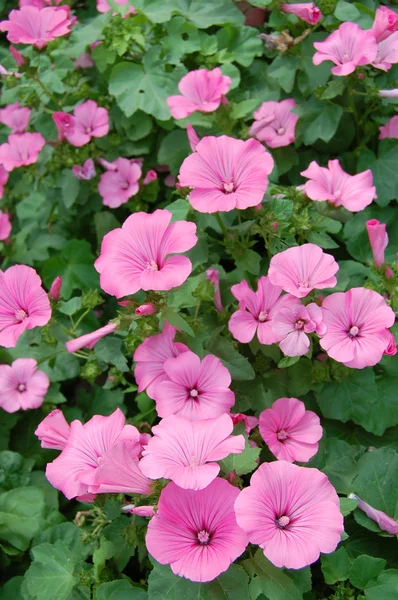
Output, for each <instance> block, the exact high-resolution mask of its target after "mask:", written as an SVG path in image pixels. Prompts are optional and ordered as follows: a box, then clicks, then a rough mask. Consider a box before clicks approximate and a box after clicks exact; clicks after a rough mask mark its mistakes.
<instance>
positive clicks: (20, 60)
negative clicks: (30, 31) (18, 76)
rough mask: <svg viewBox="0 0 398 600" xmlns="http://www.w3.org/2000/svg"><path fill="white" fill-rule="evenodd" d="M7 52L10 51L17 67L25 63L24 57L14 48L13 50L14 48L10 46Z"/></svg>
mask: <svg viewBox="0 0 398 600" xmlns="http://www.w3.org/2000/svg"><path fill="white" fill-rule="evenodd" d="M9 51H10V54H11V56H12V57H13V59H14V60H15V62H16V63H17V65H18V67H22V66H23V65H24V64H25V62H26V61H25V57H24V56H23V55H22V54H21V53H20V52H19V51H18V50H17V49H16V48H14V46H11V45H10V47H9Z"/></svg>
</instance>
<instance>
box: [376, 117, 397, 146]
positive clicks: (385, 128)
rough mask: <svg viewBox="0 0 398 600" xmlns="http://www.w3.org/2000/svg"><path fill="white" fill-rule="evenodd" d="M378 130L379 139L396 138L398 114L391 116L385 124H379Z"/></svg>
mask: <svg viewBox="0 0 398 600" xmlns="http://www.w3.org/2000/svg"><path fill="white" fill-rule="evenodd" d="M379 131H380V133H379V140H384V139H386V138H394V139H398V115H395V117H392V118H391V119H390V120H389V121H387V123H386V124H385V125H381V127H379Z"/></svg>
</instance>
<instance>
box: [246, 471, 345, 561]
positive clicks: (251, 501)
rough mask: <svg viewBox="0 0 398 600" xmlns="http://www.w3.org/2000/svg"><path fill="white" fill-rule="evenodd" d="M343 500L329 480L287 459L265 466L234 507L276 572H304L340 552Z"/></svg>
mask: <svg viewBox="0 0 398 600" xmlns="http://www.w3.org/2000/svg"><path fill="white" fill-rule="evenodd" d="M339 506H340V504H339V498H338V496H337V494H336V492H335V490H334V488H333V486H332V485H331V484H330V482H329V480H328V478H327V477H326V475H324V474H323V473H321V472H320V471H318V469H308V468H305V467H298V466H297V465H293V464H291V463H289V462H286V461H284V460H280V461H275V462H271V463H263V464H262V465H261V466H260V467H259V468H258V469H257V471H256V472H255V473H254V474H253V475H252V477H251V480H250V486H249V487H247V488H245V489H244V490H242V491H241V492H240V494H239V496H238V498H237V499H236V502H235V513H236V520H237V522H238V525H239V526H240V527H241V528H242V529H243V530H244V531H246V532H247V534H248V536H249V541H250V542H251V543H252V544H258V545H259V546H260V547H261V548H262V549H263V551H264V554H265V556H266V557H267V558H268V560H270V561H271V562H272V563H273V564H274V565H275V566H276V567H287V568H288V569H301V568H302V567H306V566H307V565H310V564H312V563H313V562H315V561H316V560H317V559H318V558H319V554H320V553H321V552H323V553H325V554H329V553H330V552H333V551H334V550H335V549H336V546H337V544H338V543H339V542H340V535H341V533H342V532H343V517H342V515H341V513H340V508H339Z"/></svg>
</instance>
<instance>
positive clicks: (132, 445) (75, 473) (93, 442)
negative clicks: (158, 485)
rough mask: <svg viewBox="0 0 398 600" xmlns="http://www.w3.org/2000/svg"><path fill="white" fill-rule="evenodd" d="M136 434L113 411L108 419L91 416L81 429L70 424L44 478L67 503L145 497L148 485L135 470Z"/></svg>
mask: <svg viewBox="0 0 398 600" xmlns="http://www.w3.org/2000/svg"><path fill="white" fill-rule="evenodd" d="M139 436H140V434H139V433H138V430H137V429H136V428H135V427H133V426H132V425H125V419H124V415H123V413H122V412H121V410H120V409H116V410H115V412H114V413H112V414H111V415H110V416H109V417H102V416H99V415H95V416H94V417H92V418H91V419H90V420H89V421H88V422H87V423H86V424H85V425H83V424H82V423H81V422H80V421H77V420H76V421H72V423H71V425H70V433H69V436H68V439H67V442H66V445H65V447H64V449H63V450H62V452H61V454H60V455H59V456H58V458H56V459H55V460H54V461H53V462H52V463H49V464H48V465H47V469H46V477H47V479H48V480H49V482H50V483H51V484H52V485H53V486H54V487H55V488H56V489H57V490H60V491H61V492H62V493H63V494H64V495H65V496H66V497H67V498H68V499H71V498H75V497H76V496H81V495H83V494H86V493H90V494H96V493H106V492H115V493H118V492H119V491H125V487H127V488H128V491H127V490H126V492H127V493H130V494H147V493H149V491H150V488H149V485H148V483H149V481H148V480H147V479H146V477H144V476H143V475H142V473H141V471H140V470H139V468H138V458H137V455H138V453H139V452H140V450H141V446H140V443H139Z"/></svg>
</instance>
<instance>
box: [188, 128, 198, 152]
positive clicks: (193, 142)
mask: <svg viewBox="0 0 398 600" xmlns="http://www.w3.org/2000/svg"><path fill="white" fill-rule="evenodd" d="M187 136H188V142H189V145H190V146H191V150H192V152H195V151H196V146H197V145H198V144H199V142H200V139H199V136H198V134H197V133H196V131H195V129H194V128H193V127H192V125H189V123H188V125H187Z"/></svg>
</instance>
